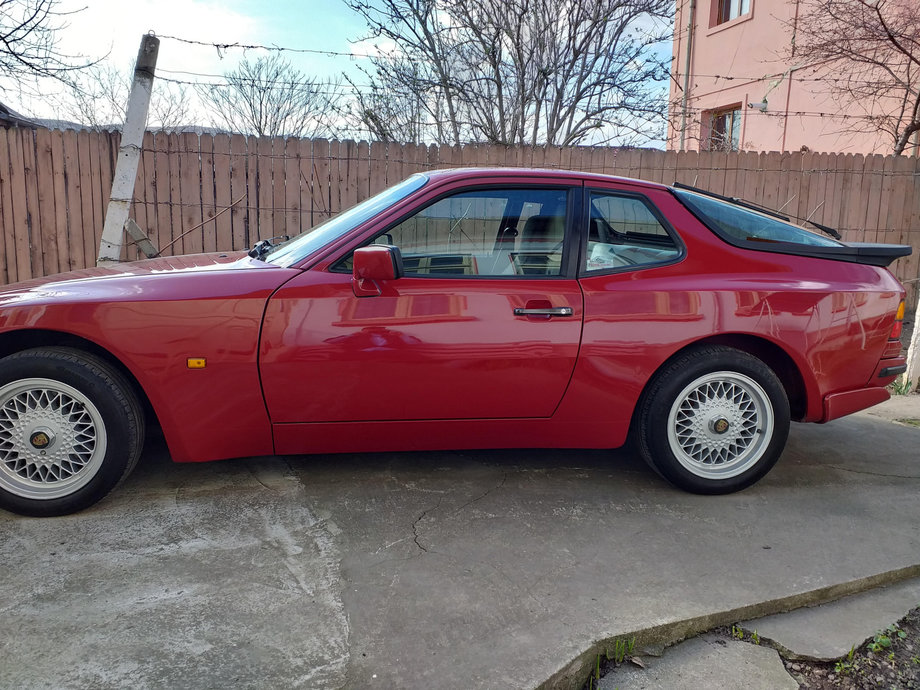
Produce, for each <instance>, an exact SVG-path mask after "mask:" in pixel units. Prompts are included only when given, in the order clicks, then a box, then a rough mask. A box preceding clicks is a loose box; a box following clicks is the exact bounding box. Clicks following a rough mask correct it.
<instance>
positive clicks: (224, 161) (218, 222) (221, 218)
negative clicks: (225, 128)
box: [210, 134, 236, 252]
mask: <svg viewBox="0 0 920 690" xmlns="http://www.w3.org/2000/svg"><path fill="white" fill-rule="evenodd" d="M211 155H212V157H213V159H214V214H215V219H214V220H213V221H212V222H211V223H210V225H211V227H212V232H213V233H214V251H222V252H226V251H230V250H232V249H235V248H236V247H235V246H234V244H233V215H232V214H233V211H232V209H231V210H227V209H228V208H229V207H230V205H231V204H232V203H233V201H234V198H233V196H232V193H231V189H230V185H231V182H230V137H229V136H227V135H226V134H216V135H214V137H213V138H212V139H211ZM222 211H223V213H221V212H222ZM217 214H220V215H217Z"/></svg>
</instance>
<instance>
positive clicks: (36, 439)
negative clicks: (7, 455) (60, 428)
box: [29, 426, 54, 450]
mask: <svg viewBox="0 0 920 690" xmlns="http://www.w3.org/2000/svg"><path fill="white" fill-rule="evenodd" d="M29 443H31V444H32V447H33V448H35V449H36V450H45V449H46V448H47V447H48V446H50V445H51V444H52V443H54V432H53V431H51V429H49V428H48V427H46V426H42V427H39V428H38V429H36V430H35V431H33V432H32V435H31V436H29Z"/></svg>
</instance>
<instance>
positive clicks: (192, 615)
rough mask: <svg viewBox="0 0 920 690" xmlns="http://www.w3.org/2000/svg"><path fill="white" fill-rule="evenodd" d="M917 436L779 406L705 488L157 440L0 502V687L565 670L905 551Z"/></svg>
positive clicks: (608, 467) (397, 681) (800, 597)
mask: <svg viewBox="0 0 920 690" xmlns="http://www.w3.org/2000/svg"><path fill="white" fill-rule="evenodd" d="M918 441H920V429H916V428H910V427H906V426H898V425H893V424H890V423H888V422H886V421H884V420H882V419H879V418H877V417H874V416H871V415H865V414H862V415H858V416H855V417H852V418H848V419H843V420H839V421H836V422H834V423H832V424H829V425H825V426H816V425H806V426H802V425H795V426H794V427H793V430H792V434H791V437H790V441H789V446H788V449H787V451H786V453H785V454H784V456H783V458H782V459H781V460H780V462H779V464H778V465H777V467H776V468H775V469H774V470H773V471H772V472H771V473H770V474H769V475H768V476H767V477H766V478H765V479H764V480H763V481H762V482H760V483H759V484H758V485H757V486H755V487H753V488H751V489H749V490H747V491H744V492H742V493H740V494H734V495H730V496H722V497H705V496H694V495H690V494H685V493H682V492H680V491H677V490H675V489H672V488H671V487H669V486H667V485H666V484H664V483H663V482H662V481H661V480H660V479H659V478H658V477H657V476H656V475H655V474H654V473H653V472H651V471H650V470H648V469H647V468H646V467H645V466H644V465H643V464H642V463H641V461H639V460H638V459H637V458H636V457H635V456H634V455H633V454H631V453H630V452H629V451H628V450H623V451H617V452H612V453H611V452H606V451H566V450H525V451H482V452H475V453H472V452H463V453H459V452H458V453H449V452H445V453H392V454H356V455H343V456H313V457H296V458H286V459H282V458H265V459H250V460H241V461H228V462H221V463H213V464H207V465H197V466H196V465H173V464H172V463H170V462H168V461H167V459H166V458H165V456H164V452H163V449H162V445H161V444H160V445H158V444H156V443H153V444H151V445H150V446H149V447H148V449H147V450H146V452H145V455H144V458H143V459H142V466H141V467H140V468H139V470H138V471H137V472H136V473H135V475H134V476H132V477H131V479H130V480H129V481H128V483H127V484H126V485H125V486H124V487H122V489H120V490H119V491H118V492H116V493H115V494H113V496H112V497H110V498H109V499H107V500H106V501H104V502H102V503H101V504H99V505H98V506H96V507H94V508H93V509H91V510H89V511H87V512H85V513H83V514H80V515H76V516H71V517H66V518H59V519H52V520H30V519H26V518H19V517H17V516H13V515H10V514H6V513H0V611H2V620H3V626H4V631H5V634H4V635H2V636H0V687H2V688H17V689H18V688H29V687H35V688H38V687H55V688H68V687H86V686H94V687H101V688H115V687H124V686H127V685H130V686H136V687H139V688H144V687H154V686H164V685H165V686H179V687H202V686H209V687H214V686H223V685H227V686H234V687H267V686H285V687H287V686H294V687H297V686H299V687H323V688H326V687H342V688H352V687H354V688H358V687H360V688H365V687H373V686H375V685H376V686H379V687H402V688H416V687H418V688H422V687H430V686H432V685H437V686H438V687H445V688H484V687H496V686H509V687H522V688H528V687H534V686H537V685H540V684H541V683H544V682H547V683H548V684H549V685H550V686H554V687H555V686H558V687H572V686H573V684H575V683H576V682H577V680H578V679H583V678H584V675H580V674H583V673H584V671H585V669H586V668H587V664H590V663H593V658H589V656H590V654H591V650H592V649H594V648H595V647H596V646H597V645H598V644H601V643H602V642H603V641H604V640H610V639H612V638H615V637H618V636H621V635H623V634H627V633H629V632H630V631H637V630H646V629H650V628H652V629H658V630H661V631H665V630H667V631H671V632H673V631H675V630H684V631H691V633H692V632H696V631H699V630H700V629H701V628H696V629H693V625H702V624H703V622H704V621H706V620H712V619H713V617H717V616H718V615H721V614H724V613H725V612H726V611H740V610H744V611H746V612H748V613H747V615H748V617H752V616H756V615H761V614H763V613H766V612H769V613H775V612H777V610H778V609H776V608H775V607H777V606H780V605H781V602H784V601H794V602H797V604H799V605H800V604H801V603H806V602H809V601H812V600H813V599H814V598H815V597H817V596H819V595H820V596H825V597H827V596H831V595H832V594H834V593H836V594H839V593H841V592H842V591H844V590H845V589H846V587H847V586H848V585H847V583H849V582H851V581H860V582H863V581H865V582H869V580H868V579H867V580H862V579H861V578H870V579H871V577H872V576H876V575H878V574H879V573H884V572H886V571H894V572H897V573H901V572H905V573H906V572H908V570H909V569H910V568H911V567H913V566H917V565H920V534H918V532H917V530H916V524H918V522H920V502H918V501H917V500H916V497H917V492H918V489H920V466H918V462H917V459H916V458H917V454H916V446H917V443H918ZM892 514H897V515H898V519H897V520H891V519H890V516H891V515H892ZM882 524H883V525H884V526H885V529H884V530H880V529H878V526H879V525H882ZM899 569H900V570H899ZM816 593H817V594H816ZM790 597H791V598H790ZM765 603H766V606H767V608H766V609H765V608H764V606H765ZM771 606H772V607H774V608H773V609H771V608H770V607H771ZM736 620H737V619H736ZM687 621H690V623H687ZM656 626H658V628H656ZM50 650H53V652H52V651H50Z"/></svg>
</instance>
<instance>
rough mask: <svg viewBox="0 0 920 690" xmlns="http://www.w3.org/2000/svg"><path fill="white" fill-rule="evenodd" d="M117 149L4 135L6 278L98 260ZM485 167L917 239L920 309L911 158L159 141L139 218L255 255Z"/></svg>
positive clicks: (913, 264) (140, 195) (189, 247)
mask: <svg viewBox="0 0 920 690" xmlns="http://www.w3.org/2000/svg"><path fill="white" fill-rule="evenodd" d="M118 143H119V135H118V134H117V133H113V132H89V131H81V132H76V131H65V132H61V131H57V130H45V129H38V130H31V129H17V128H13V129H9V130H2V129H0V230H2V232H0V235H2V241H0V283H9V282H14V281H17V280H24V279H27V278H31V277H36V276H42V275H48V274H52V273H57V272H59V271H66V270H70V269H75V268H83V267H86V266H91V265H94V264H95V259H96V255H97V254H98V249H99V239H100V236H101V233H102V225H103V219H104V216H105V210H106V206H107V203H108V195H109V191H110V189H111V184H112V173H113V170H114V165H115V159H116V156H117V152H118ZM485 165H488V166H494V165H501V166H513V167H520V166H524V167H543V168H564V169H573V170H587V171H593V172H603V173H610V174H615V175H623V176H627V177H638V178H642V179H646V180H654V181H657V182H664V183H672V182H674V181H680V182H684V183H688V184H693V185H696V186H699V187H704V188H706V189H710V190H712V191H715V192H719V193H722V194H728V195H732V196H739V197H743V198H745V199H748V200H749V201H753V202H755V203H759V204H763V205H765V206H767V207H770V208H775V209H780V208H782V209H784V210H785V211H787V212H788V213H790V214H794V215H797V216H800V217H803V218H806V217H807V218H811V219H813V220H816V221H818V222H820V223H823V224H825V225H830V226H831V227H835V228H838V229H839V230H840V231H841V232H842V233H843V234H844V238H845V239H846V240H850V241H867V242H892V243H899V244H910V245H912V246H913V247H914V253H913V255H912V256H910V257H908V258H905V259H900V260H899V261H898V262H897V263H896V264H895V265H894V266H893V270H894V272H895V274H896V275H897V276H898V277H899V278H900V279H901V280H903V281H905V282H906V284H907V285H908V287H909V288H910V289H909V290H908V295H909V296H910V299H911V302H913V303H914V304H915V303H916V295H917V288H916V286H917V281H918V278H920V268H918V266H920V261H918V260H920V161H918V159H916V158H908V157H884V156H861V155H852V154H846V155H843V154H819V153H775V152H774V153H717V152H701V153H697V152H692V151H690V152H680V153H677V152H671V151H669V152H664V151H654V150H637V149H616V148H606V147H570V148H559V147H538V148H504V147H496V146H479V145H468V146H463V147H450V146H440V147H438V146H413V145H394V144H381V143H372V144H368V143H366V142H354V141H325V140H319V139H317V140H307V139H301V140H298V139H286V140H285V139H281V138H256V137H249V138H247V137H243V136H228V135H216V136H211V135H201V136H199V135H197V134H193V133H187V134H156V135H154V134H148V135H147V136H146V138H145V140H144V149H143V152H142V158H141V165H140V171H139V174H138V180H137V185H136V187H135V190H134V203H133V207H132V217H133V218H134V219H135V220H136V221H137V223H138V225H140V227H141V228H142V229H144V230H145V231H146V232H147V233H148V235H149V236H150V239H151V240H152V242H153V243H154V245H156V246H157V247H158V248H159V249H160V250H161V252H162V254H164V255H171V254H188V253H194V252H201V251H218V250H220V251H228V250H235V249H244V248H247V247H249V246H251V245H252V244H253V242H255V241H256V240H258V239H261V238H266V237H274V236H278V235H294V234H296V233H298V232H300V231H302V230H306V229H309V228H311V227H312V226H314V225H316V224H317V223H319V222H321V221H323V220H324V219H326V218H328V217H329V216H330V215H332V214H335V213H337V212H339V211H340V210H342V209H345V208H348V207H349V206H351V205H352V204H354V203H356V202H358V201H360V200H362V199H364V198H366V197H367V196H369V195H371V194H374V193H376V192H378V191H380V190H381V189H384V188H385V187H387V186H388V185H391V184H393V183H395V182H398V181H399V180H402V179H403V178H405V177H406V176H408V175H410V174H412V173H414V172H418V171H422V170H429V169H433V168H446V167H466V166H485ZM222 211H223V212H222ZM189 231H191V232H189ZM138 256H139V253H138V251H137V250H136V249H135V248H134V247H133V246H130V248H129V249H127V250H126V251H125V258H132V259H133V258H137V257H138Z"/></svg>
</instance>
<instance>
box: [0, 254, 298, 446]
mask: <svg viewBox="0 0 920 690" xmlns="http://www.w3.org/2000/svg"><path fill="white" fill-rule="evenodd" d="M196 261H197V262H198V263H204V264H206V265H207V268H203V267H201V266H196ZM183 264H184V265H183ZM177 266H179V267H178V268H177ZM298 273H299V271H297V270H295V269H281V268H277V267H274V266H270V265H267V264H264V263H262V262H256V261H251V260H248V259H244V260H241V261H238V262H236V263H232V264H221V265H217V264H214V263H213V258H212V257H210V256H199V257H182V260H181V261H176V260H159V261H152V262H139V263H138V264H132V265H129V266H120V267H118V268H116V269H92V270H90V271H86V272H80V273H78V274H76V276H70V275H64V276H58V277H57V278H58V279H57V280H43V281H33V282H32V283H30V284H27V285H25V286H24V287H20V289H17V290H15V291H9V292H5V293H3V294H2V295H0V308H2V310H0V333H2V332H5V331H12V330H19V329H24V330H30V329H35V328H41V329H43V330H47V331H55V332H58V333H66V334H70V335H75V336H79V337H81V338H84V339H86V340H89V341H91V342H93V343H95V344H97V345H99V346H100V347H103V348H104V349H106V350H107V351H108V352H110V353H111V354H112V355H113V356H114V357H116V358H117V359H118V360H119V361H121V362H122V363H123V364H124V365H125V366H126V367H127V368H128V370H129V371H130V372H131V373H132V374H133V375H134V377H135V378H136V379H137V381H138V382H139V383H140V385H141V387H142V388H143V389H144V391H145V392H146V394H147V396H148V398H149V399H150V402H151V404H152V406H153V408H154V411H155V412H156V415H157V418H158V419H159V421H160V424H161V426H162V428H163V432H164V434H165V436H166V440H167V443H168V445H169V451H170V454H171V455H172V457H173V459H174V460H176V461H190V460H195V461H198V460H216V459H220V458H227V457H239V456H245V455H270V454H271V453H272V452H273V450H274V448H273V445H272V435H271V425H270V424H269V421H268V415H267V414H266V411H265V404H264V402H263V398H262V391H261V386H260V383H259V377H258V369H257V367H256V353H257V348H258V335H259V328H260V325H261V321H262V314H263V311H264V309H265V303H266V301H267V299H268V296H269V295H270V294H271V293H272V292H273V291H274V290H275V288H277V287H278V285H280V284H281V283H282V282H284V281H285V280H286V279H288V278H290V277H292V276H293V275H295V274H298ZM67 278H71V279H70V280H67ZM17 287H19V286H17ZM189 357H205V358H207V367H206V368H205V369H200V370H192V369H188V368H187V366H186V360H187V358H189Z"/></svg>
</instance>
